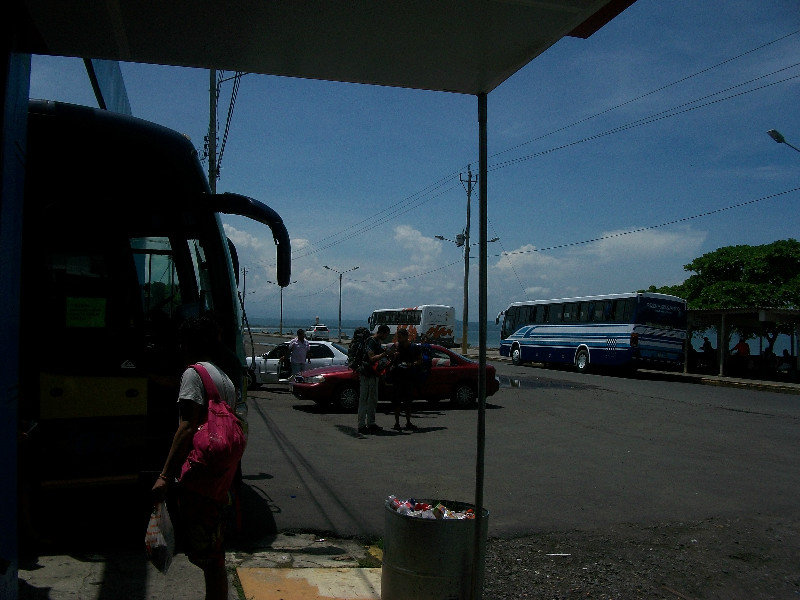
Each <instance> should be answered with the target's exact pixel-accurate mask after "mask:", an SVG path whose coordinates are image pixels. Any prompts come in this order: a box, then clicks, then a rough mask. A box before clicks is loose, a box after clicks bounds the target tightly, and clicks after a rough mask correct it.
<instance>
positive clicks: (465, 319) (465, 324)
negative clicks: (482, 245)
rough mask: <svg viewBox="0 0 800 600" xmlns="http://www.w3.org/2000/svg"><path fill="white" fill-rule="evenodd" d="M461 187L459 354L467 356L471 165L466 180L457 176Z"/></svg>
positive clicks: (474, 180)
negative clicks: (463, 202)
mask: <svg viewBox="0 0 800 600" xmlns="http://www.w3.org/2000/svg"><path fill="white" fill-rule="evenodd" d="M458 177H459V179H460V180H461V185H464V184H465V183H466V188H465V189H466V190H467V226H466V227H465V228H464V311H463V313H462V317H461V318H462V322H461V354H464V355H466V354H467V345H468V344H467V333H468V331H469V223H470V212H469V211H470V198H471V197H472V185H473V184H475V183H478V178H477V176H476V177H475V179H473V178H472V165H467V179H466V181H465V180H464V177H463V174H459V176H458Z"/></svg>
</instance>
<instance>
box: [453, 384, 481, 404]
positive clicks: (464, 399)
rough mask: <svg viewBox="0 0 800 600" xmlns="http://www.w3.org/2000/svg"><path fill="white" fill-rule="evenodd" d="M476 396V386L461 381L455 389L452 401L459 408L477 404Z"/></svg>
mask: <svg viewBox="0 0 800 600" xmlns="http://www.w3.org/2000/svg"><path fill="white" fill-rule="evenodd" d="M476 397H477V394H476V393H475V388H473V387H472V386H471V385H470V384H468V383H459V384H458V385H457V386H456V387H455V389H454V390H453V397H452V398H451V401H452V402H453V404H455V405H456V406H457V407H459V408H467V407H470V406H473V405H474V404H475V399H476Z"/></svg>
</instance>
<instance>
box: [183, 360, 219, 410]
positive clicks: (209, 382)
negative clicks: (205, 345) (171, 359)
mask: <svg viewBox="0 0 800 600" xmlns="http://www.w3.org/2000/svg"><path fill="white" fill-rule="evenodd" d="M189 366H190V367H191V368H192V369H194V370H195V371H197V374H198V375H199V376H200V379H201V380H202V382H203V387H204V388H205V389H206V396H208V400H209V402H210V401H212V400H213V401H215V402H221V399H220V396H219V390H218V389H217V385H216V384H215V383H214V380H213V379H212V378H211V374H210V373H209V372H208V369H206V368H205V367H204V366H203V365H201V364H200V363H196V364H194V365H189Z"/></svg>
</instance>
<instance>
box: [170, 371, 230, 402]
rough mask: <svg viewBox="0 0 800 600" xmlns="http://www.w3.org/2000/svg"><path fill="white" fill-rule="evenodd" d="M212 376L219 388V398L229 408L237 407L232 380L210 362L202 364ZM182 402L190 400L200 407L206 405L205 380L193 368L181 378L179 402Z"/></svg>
mask: <svg viewBox="0 0 800 600" xmlns="http://www.w3.org/2000/svg"><path fill="white" fill-rule="evenodd" d="M200 364H201V365H203V366H204V367H205V368H206V371H208V374H209V375H211V380H212V381H213V382H214V385H216V386H217V390H218V391H219V397H220V398H221V399H222V400H223V401H224V402H226V403H227V404H228V406H236V388H235V387H234V385H233V382H232V381H231V380H230V378H229V377H228V376H227V375H226V374H225V373H223V372H222V371H221V370H220V369H218V368H217V367H216V366H215V365H214V364H212V363H210V362H201V363H200ZM181 400H190V401H192V402H196V403H197V404H199V405H200V406H205V405H206V402H207V401H206V392H205V387H204V386H203V380H202V379H200V374H199V373H198V372H197V371H195V370H194V369H193V368H191V367H189V368H187V369H186V370H185V371H184V372H183V375H182V376H181V389H180V391H179V392H178V402H180V401H181Z"/></svg>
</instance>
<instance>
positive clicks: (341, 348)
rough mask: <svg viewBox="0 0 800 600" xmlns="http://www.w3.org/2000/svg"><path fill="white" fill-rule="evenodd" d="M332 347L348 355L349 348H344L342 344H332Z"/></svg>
mask: <svg viewBox="0 0 800 600" xmlns="http://www.w3.org/2000/svg"><path fill="white" fill-rule="evenodd" d="M331 346H333V347H334V348H336V349H337V350H338V351H339V352H341V353H342V354H347V348H346V347H344V346H342V345H341V344H337V343H336V342H334V343H333V344H331Z"/></svg>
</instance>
